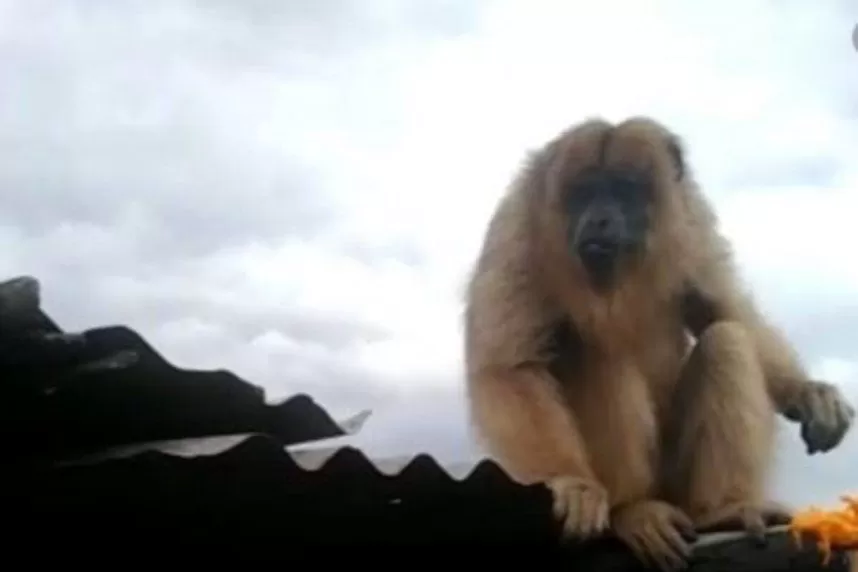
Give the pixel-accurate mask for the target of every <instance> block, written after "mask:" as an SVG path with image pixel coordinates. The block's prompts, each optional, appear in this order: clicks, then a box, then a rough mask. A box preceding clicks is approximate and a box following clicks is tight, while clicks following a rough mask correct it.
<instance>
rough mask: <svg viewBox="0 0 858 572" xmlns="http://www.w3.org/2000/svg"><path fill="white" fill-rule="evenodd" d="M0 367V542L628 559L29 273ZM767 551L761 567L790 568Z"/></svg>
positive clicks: (7, 319) (525, 504)
mask: <svg viewBox="0 0 858 572" xmlns="http://www.w3.org/2000/svg"><path fill="white" fill-rule="evenodd" d="M0 371H2V372H3V384H4V391H5V392H6V394H5V396H4V397H3V399H0V444H2V446H3V449H4V451H5V453H6V457H5V458H6V467H5V469H6V470H5V471H4V472H3V473H2V474H3V477H2V478H3V482H4V485H5V486H4V487H3V488H2V493H0V502H2V503H3V504H2V507H3V512H2V514H3V516H4V517H5V519H6V521H7V523H14V526H12V527H11V529H12V530H11V531H10V532H9V533H7V534H5V535H4V536H3V539H4V540H5V541H6V547H7V548H14V547H16V546H17V547H22V546H25V545H30V544H32V543H33V542H37V543H38V544H39V545H40V546H46V547H48V546H49V547H52V550H46V551H43V552H42V553H41V554H39V556H40V557H43V558H45V557H46V558H51V557H56V558H65V556H63V554H65V552H63V550H61V548H69V547H72V548H74V547H80V546H81V545H82V543H83V545H85V544H86V543H90V544H91V543H93V542H97V543H98V546H99V547H100V548H99V550H101V551H104V550H109V549H110V550H112V549H117V550H119V549H125V550H134V551H137V552H138V553H139V549H140V546H141V543H145V544H144V546H145V547H146V554H148V555H152V554H162V555H163V554H166V552H167V549H169V550H180V549H181V550H182V551H184V552H188V551H189V550H190V549H196V548H199V549H203V550H205V551H206V552H205V553H206V554H211V552H210V551H211V550H213V549H215V548H218V547H232V548H241V549H242V550H244V551H245V554H253V555H255V556H259V555H262V554H277V555H278V556H282V553H283V551H285V550H288V551H289V552H290V553H291V554H294V553H295V551H296V550H300V549H301V548H304V549H306V548H307V547H311V546H314V545H315V546H319V545H340V546H342V545H353V546H361V547H364V548H366V547H372V546H375V547H377V548H382V547H384V548H390V547H392V546H396V545H399V546H418V545H424V546H443V545H456V546H457V548H458V549H462V548H476V547H482V548H481V550H482V555H483V556H485V548H486V547H487V546H488V545H491V546H492V548H491V550H492V552H491V553H490V554H493V555H499V554H500V553H503V552H513V551H518V550H519V549H520V548H521V547H523V546H539V550H540V553H541V556H540V557H542V556H545V555H547V554H554V555H560V554H564V556H565V558H567V559H570V558H571V561H572V562H574V563H575V564H576V565H577V566H579V567H580V568H581V569H588V568H591V569H598V570H635V569H639V566H638V565H637V564H636V563H635V562H634V560H633V559H632V558H631V556H630V555H629V554H628V552H627V551H625V550H622V549H619V548H618V546H617V545H616V543H613V542H612V541H610V540H605V541H600V542H598V543H596V542H593V543H590V544H588V545H586V546H584V547H576V546H572V545H569V544H568V543H567V544H563V543H559V542H558V539H559V526H558V524H557V523H556V522H555V520H554V518H553V517H552V516H551V511H550V506H551V502H550V497H549V494H548V491H547V489H546V488H545V487H542V486H530V487H525V486H522V485H520V484H517V483H515V482H513V481H512V480H511V479H510V478H509V477H508V475H507V474H506V473H505V472H504V471H503V470H502V469H501V468H500V467H498V465H496V464H495V463H493V462H492V461H490V460H487V459H486V460H482V461H480V462H479V463H477V464H475V465H473V466H469V465H464V466H443V467H442V466H441V465H439V464H438V463H437V462H436V461H435V460H434V459H433V458H432V457H430V456H429V455H425V454H424V455H416V456H414V457H405V458H385V459H369V458H367V457H366V456H365V455H364V454H363V453H362V452H361V451H359V450H357V449H354V448H351V447H348V446H346V447H340V448H328V447H325V446H324V445H320V446H317V447H313V446H309V447H308V445H312V444H313V443H314V442H320V441H323V440H325V439H329V438H332V437H338V436H343V435H347V434H349V433H354V432H355V431H359V430H360V427H361V426H362V424H363V422H364V421H365V420H366V418H367V416H368V415H369V413H368V412H358V413H357V414H356V415H355V416H353V417H351V418H349V419H345V420H340V421H335V420H333V419H332V418H331V417H330V416H329V415H328V414H327V412H325V411H324V410H323V409H322V408H321V407H320V406H319V405H318V404H317V403H315V402H314V401H313V400H312V398H310V397H309V396H306V395H296V396H293V397H292V398H290V399H287V400H286V401H284V402H281V403H278V404H269V403H267V402H266V400H265V394H264V391H263V390H262V389H261V388H259V387H257V386H255V385H253V384H251V383H249V382H247V381H245V380H242V379H240V378H239V377H237V376H236V375H234V374H232V373H230V372H227V371H197V370H189V369H181V368H177V367H175V366H174V365H172V364H171V363H169V362H168V361H167V360H166V359H164V358H163V357H162V356H161V355H160V354H159V353H158V352H157V351H155V349H154V348H152V347H151V346H150V345H149V344H148V343H147V342H146V341H145V340H144V339H143V338H142V337H141V336H140V335H139V334H137V333H136V332H134V331H133V330H131V329H129V328H126V327H122V326H113V327H100V328H93V329H90V330H87V331H85V332H82V333H66V332H63V331H62V330H60V328H59V327H58V326H57V325H56V324H55V323H54V322H53V321H52V320H51V319H50V318H49V317H48V316H46V315H44V313H43V312H42V311H41V309H40V308H39V296H38V283H37V282H36V281H34V280H32V279H27V278H24V279H18V280H17V281H9V282H6V283H0ZM297 445H301V447H300V450H296V449H295V448H294V447H295V446H297ZM777 542H783V539H782V538H781V539H777ZM707 550H709V551H708V552H707V553H706V554H708V556H706V555H705V554H704V557H705V558H709V559H710V560H711V559H713V558H714V559H715V560H717V559H718V558H722V557H723V558H726V557H724V556H723V555H722V556H719V554H720V553H719V550H720V549H718V548H715V549H711V550H710V549H707ZM247 551H250V552H247ZM338 555H341V554H339V553H338ZM814 557H815V555H814V554H810V555H808V554H803V555H802V554H796V553H791V552H788V551H784V552H783V556H782V558H785V559H801V558H806V559H807V558H811V559H812V558H814ZM31 558H32V555H31ZM199 562H200V561H199V556H198V560H197V563H199ZM781 564H783V566H781V567H770V568H768V569H769V570H787V569H793V570H795V569H797V567H796V566H795V565H794V562H787V561H784V562H782V563H781ZM841 564H842V563H840V562H839V561H836V562H835V563H834V564H833V565H832V568H830V569H831V570H833V571H835V572H836V571H837V570H841V569H845V568H842V566H841ZM567 565H568V564H567ZM811 568H812V567H811Z"/></svg>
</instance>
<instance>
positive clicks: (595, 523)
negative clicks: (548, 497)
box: [547, 477, 609, 540]
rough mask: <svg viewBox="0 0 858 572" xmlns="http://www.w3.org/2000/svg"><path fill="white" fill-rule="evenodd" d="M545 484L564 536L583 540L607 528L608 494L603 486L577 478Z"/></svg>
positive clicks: (564, 478)
mask: <svg viewBox="0 0 858 572" xmlns="http://www.w3.org/2000/svg"><path fill="white" fill-rule="evenodd" d="M547 484H548V488H549V489H550V490H551V494H552V496H553V497H554V507H553V511H554V516H555V518H557V519H559V520H561V521H563V535H564V536H566V537H572V538H576V539H580V540H583V539H586V538H588V537H591V536H595V535H598V534H600V533H602V532H603V531H604V530H605V529H607V528H608V514H609V505H608V493H607V491H606V490H605V488H604V487H602V485H600V484H599V483H597V482H595V481H591V480H588V479H581V478H578V477H559V478H556V479H552V480H551V481H549V482H548V483H547Z"/></svg>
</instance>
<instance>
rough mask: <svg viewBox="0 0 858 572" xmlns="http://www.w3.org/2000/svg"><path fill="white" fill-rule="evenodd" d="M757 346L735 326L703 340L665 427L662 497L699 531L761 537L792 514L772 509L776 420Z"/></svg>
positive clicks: (721, 326)
mask: <svg viewBox="0 0 858 572" xmlns="http://www.w3.org/2000/svg"><path fill="white" fill-rule="evenodd" d="M754 348H755V346H754V344H753V340H752V339H751V337H750V335H749V334H748V333H747V332H746V330H745V328H744V327H743V326H742V325H741V324H739V323H737V322H727V321H722V322H716V323H714V324H712V325H711V326H709V327H708V328H707V329H706V330H705V331H704V332H703V333H702V335H701V336H700V337H699V340H698V343H697V346H696V347H695V348H694V350H693V351H692V353H691V355H690V356H689V359H688V361H687V363H686V364H685V367H684V369H683V372H682V375H681V376H680V380H679V384H678V386H677V388H676V392H675V394H674V401H673V403H672V407H671V409H670V411H669V412H668V417H667V424H666V426H665V433H664V436H663V439H664V449H663V459H662V461H663V464H662V475H661V477H662V480H661V482H662V493H663V495H664V498H665V499H666V500H667V501H669V502H671V503H673V504H675V505H677V506H679V507H680V508H681V509H682V510H683V511H684V512H685V513H686V514H687V515H688V516H689V517H690V518H691V520H692V522H693V523H694V524H695V527H696V528H697V529H698V530H699V529H704V528H708V527H711V526H714V525H724V526H727V525H730V526H741V527H744V528H745V529H746V530H748V531H749V532H752V533H754V534H755V535H758V536H762V534H763V532H764V529H765V526H766V524H767V522H766V521H767V520H770V521H783V520H785V519H786V518H788V513H786V512H785V510H783V509H781V508H780V507H778V506H777V505H776V504H774V503H771V502H769V500H768V499H767V497H766V494H765V486H766V481H767V478H768V476H769V469H770V467H771V465H772V461H773V452H774V438H775V428H776V417H775V408H774V404H773V403H772V401H771V398H770V397H769V393H768V391H767V388H766V380H765V378H764V374H763V369H762V364H761V363H760V361H759V359H758V357H757V354H756V351H755V349H754Z"/></svg>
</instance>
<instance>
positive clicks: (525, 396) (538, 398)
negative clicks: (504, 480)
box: [468, 368, 609, 537]
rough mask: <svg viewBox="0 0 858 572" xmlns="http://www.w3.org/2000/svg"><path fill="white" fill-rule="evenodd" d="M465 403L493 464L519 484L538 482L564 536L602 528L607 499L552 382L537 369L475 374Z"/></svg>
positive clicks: (572, 417) (583, 445) (597, 531)
mask: <svg viewBox="0 0 858 572" xmlns="http://www.w3.org/2000/svg"><path fill="white" fill-rule="evenodd" d="M468 387H469V399H470V406H471V411H472V416H473V420H474V421H475V424H476V426H477V429H478V432H479V433H480V437H481V438H482V440H483V441H484V442H485V444H486V446H487V448H488V449H489V450H490V451H491V453H492V454H494V455H495V456H496V457H497V459H498V461H499V463H500V464H501V465H502V466H503V467H504V468H505V469H506V470H507V471H508V472H509V473H510V474H511V475H512V476H513V477H514V478H516V479H517V480H519V481H521V482H524V483H532V482H544V483H546V484H547V485H548V487H549V488H550V489H551V491H552V493H553V496H554V512H555V515H556V516H557V517H558V518H560V519H562V520H563V529H564V531H565V533H566V534H567V535H569V536H577V537H586V536H589V535H592V534H595V533H599V532H601V531H602V530H604V529H605V528H606V527H607V525H608V507H609V505H608V498H607V492H606V490H605V488H604V487H603V486H602V485H601V483H599V482H598V481H597V479H596V477H595V475H594V472H593V469H592V467H591V465H590V460H589V458H588V454H587V449H586V446H585V443H584V441H583V439H582V437H581V434H580V431H579V430H578V426H577V423H576V420H575V418H574V416H573V415H572V412H571V411H570V409H569V407H568V406H567V405H566V403H565V402H564V398H563V396H562V395H561V394H560V393H559V392H558V391H557V383H556V382H555V380H554V379H553V378H552V377H551V376H550V375H549V373H548V372H547V371H544V370H543V369H541V368H519V369H516V370H508V371H505V372H502V373H501V372H491V373H482V374H475V375H474V376H473V377H471V378H470V379H469V384H468Z"/></svg>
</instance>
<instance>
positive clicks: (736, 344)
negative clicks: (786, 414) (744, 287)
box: [683, 320, 766, 400]
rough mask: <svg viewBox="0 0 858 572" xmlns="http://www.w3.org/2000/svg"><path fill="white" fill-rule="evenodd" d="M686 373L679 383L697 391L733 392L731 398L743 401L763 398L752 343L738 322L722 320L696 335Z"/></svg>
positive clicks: (762, 382)
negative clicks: (689, 385) (739, 397)
mask: <svg viewBox="0 0 858 572" xmlns="http://www.w3.org/2000/svg"><path fill="white" fill-rule="evenodd" d="M686 370H687V371H686V375H685V376H683V377H684V380H683V383H686V384H687V383H691V384H693V385H695V386H697V391H702V392H704V393H710V392H713V391H716V392H717V391H719V390H727V391H731V392H732V391H736V392H737V393H736V394H734V397H738V396H739V395H743V396H744V399H743V400H747V399H761V398H762V397H763V396H764V395H765V394H766V392H765V379H764V374H763V369H762V364H761V363H760V360H759V357H758V354H757V350H756V348H755V346H754V340H753V338H752V337H751V335H750V333H749V332H748V331H747V329H746V328H745V326H743V325H742V324H740V323H738V322H731V321H726V320H725V321H721V322H715V323H714V324H712V325H711V326H709V327H708V328H707V329H706V330H705V331H704V332H703V333H702V334H701V335H700V337H699V339H698V341H697V346H696V347H695V348H694V350H693V352H692V355H691V356H690V358H689V361H688V364H687V365H686ZM749 392H750V394H749ZM752 395H753V397H752Z"/></svg>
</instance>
